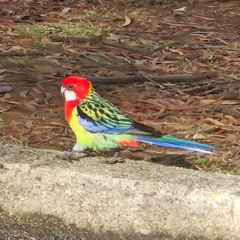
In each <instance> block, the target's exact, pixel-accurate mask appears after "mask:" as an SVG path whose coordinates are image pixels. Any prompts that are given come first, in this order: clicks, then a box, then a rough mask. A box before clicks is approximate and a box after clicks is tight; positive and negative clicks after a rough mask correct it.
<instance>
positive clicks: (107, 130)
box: [61, 76, 215, 153]
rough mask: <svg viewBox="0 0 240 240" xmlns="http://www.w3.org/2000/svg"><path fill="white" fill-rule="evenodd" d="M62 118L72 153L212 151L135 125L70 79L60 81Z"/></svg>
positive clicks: (88, 84) (87, 85)
mask: <svg viewBox="0 0 240 240" xmlns="http://www.w3.org/2000/svg"><path fill="white" fill-rule="evenodd" d="M61 93H62V94H64V96H65V118H66V120H67V121H68V123H69V125H70V127H71V128H72V130H73V131H74V133H75V135H76V140H77V141H76V144H75V145H74V147H73V151H82V150H85V149H92V150H94V151H96V150H108V149H112V148H119V147H121V146H128V147H137V146H138V145H139V143H149V144H154V145H157V146H164V147H173V148H181V149H185V150H189V151H195V152H201V153H211V150H213V149H215V147H213V146H210V145H208V144H202V143H197V142H192V141H188V140H183V139H179V138H175V137H170V136H166V135H163V134H162V133H161V132H159V131H157V130H155V129H154V128H152V127H149V126H147V125H144V124H141V123H139V122H136V121H134V120H133V119H132V118H130V117H129V116H128V115H127V114H125V113H123V112H122V111H121V110H120V109H119V108H118V107H116V106H114V105H113V104H112V103H110V102H108V101H107V100H106V99H104V98H102V97H101V96H100V95H99V94H98V93H96V92H95V91H94V89H93V87H92V84H91V82H90V81H88V80H87V79H85V78H83V77H76V76H70V77H67V78H65V79H64V80H63V82H62V87H61Z"/></svg>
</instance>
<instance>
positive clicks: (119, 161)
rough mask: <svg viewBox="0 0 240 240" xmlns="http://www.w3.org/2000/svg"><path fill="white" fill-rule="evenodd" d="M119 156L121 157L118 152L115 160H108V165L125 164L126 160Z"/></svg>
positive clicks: (114, 157)
mask: <svg viewBox="0 0 240 240" xmlns="http://www.w3.org/2000/svg"><path fill="white" fill-rule="evenodd" d="M118 155H119V152H116V153H115V154H114V156H113V158H111V159H110V160H108V161H107V162H106V163H108V164H115V163H123V162H124V159H123V158H120V157H118Z"/></svg>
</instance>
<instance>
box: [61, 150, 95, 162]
mask: <svg viewBox="0 0 240 240" xmlns="http://www.w3.org/2000/svg"><path fill="white" fill-rule="evenodd" d="M93 156H95V152H88V151H84V152H74V151H71V152H64V153H63V154H61V155H59V156H58V158H59V159H61V160H65V161H68V162H73V161H78V160H79V159H81V158H84V157H93Z"/></svg>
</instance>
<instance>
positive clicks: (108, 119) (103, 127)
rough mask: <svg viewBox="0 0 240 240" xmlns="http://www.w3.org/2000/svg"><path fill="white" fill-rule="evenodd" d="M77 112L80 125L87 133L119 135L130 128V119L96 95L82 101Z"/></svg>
mask: <svg viewBox="0 0 240 240" xmlns="http://www.w3.org/2000/svg"><path fill="white" fill-rule="evenodd" d="M77 112H78V117H79V120H80V123H81V125H82V126H83V127H84V128H85V129H86V130H87V131H89V132H94V133H97V132H102V133H115V134H120V133H124V132H125V131H127V130H129V129H131V128H132V124H133V121H132V119H131V118H130V117H128V116H127V115H126V114H123V113H122V112H121V111H120V110H119V109H118V108H117V107H116V106H114V105H113V104H111V103H109V102H107V101H106V100H105V99H103V98H101V97H100V96H99V95H98V94H96V93H95V94H94V95H93V96H88V98H87V99H86V100H85V101H82V102H81V104H80V105H79V106H77Z"/></svg>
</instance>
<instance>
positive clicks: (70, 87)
mask: <svg viewBox="0 0 240 240" xmlns="http://www.w3.org/2000/svg"><path fill="white" fill-rule="evenodd" d="M62 87H63V88H62V89H64V90H65V91H67V92H74V93H75V95H76V97H77V98H78V99H79V100H80V102H81V100H82V99H84V98H85V97H86V96H87V95H88V94H89V93H91V92H92V84H91V83H90V82H89V81H88V80H87V79H86V78H83V77H77V76H70V77H66V78H65V79H63V82H62ZM65 98H66V101H67V100H68V99H67V96H66V94H65ZM70 98H71V97H70Z"/></svg>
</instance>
